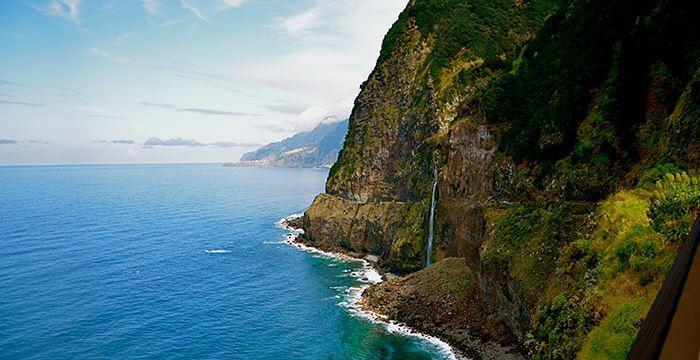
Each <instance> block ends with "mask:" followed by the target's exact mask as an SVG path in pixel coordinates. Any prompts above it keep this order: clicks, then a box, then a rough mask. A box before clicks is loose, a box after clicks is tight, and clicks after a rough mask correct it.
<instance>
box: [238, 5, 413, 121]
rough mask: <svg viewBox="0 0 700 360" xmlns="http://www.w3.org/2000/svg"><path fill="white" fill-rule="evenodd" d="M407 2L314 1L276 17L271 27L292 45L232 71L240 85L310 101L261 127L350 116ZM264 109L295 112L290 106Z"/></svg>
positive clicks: (300, 101) (292, 98)
mask: <svg viewBox="0 0 700 360" xmlns="http://www.w3.org/2000/svg"><path fill="white" fill-rule="evenodd" d="M407 2H408V0H384V1H376V0H355V1H345V0H311V1H309V2H308V4H309V5H308V6H306V7H305V8H303V9H302V10H300V11H298V12H296V13H293V14H291V15H289V16H285V17H281V18H277V19H275V20H274V21H273V23H272V28H273V29H274V30H276V31H277V32H279V33H280V35H281V36H283V38H286V39H287V41H288V42H289V43H291V44H292V45H293V46H290V47H288V48H285V49H288V50H286V51H285V52H282V53H280V54H279V55H277V56H274V57H266V58H261V59H259V60H258V61H257V62H256V63H252V64H248V65H243V66H239V67H238V68H236V69H235V70H234V71H233V72H232V76H233V77H234V79H235V80H236V82H237V83H238V84H245V85H246V86H247V87H249V88H256V87H259V88H263V89H270V90H271V91H275V92H278V93H283V94H284V95H283V96H285V97H286V98H287V99H290V100H291V101H294V102H299V103H306V102H309V106H308V107H307V108H306V109H303V110H301V111H299V112H297V113H296V114H299V115H297V116H296V117H295V118H286V119H285V118H282V119H279V120H274V122H271V123H268V124H265V125H262V126H263V127H266V128H270V129H272V128H276V129H278V130H282V129H286V131H303V130H308V129H311V128H313V127H314V126H315V125H316V124H318V123H319V122H320V121H322V120H323V118H325V117H327V116H336V117H338V118H343V119H344V118H346V117H347V116H349V114H350V111H351V110H352V106H353V101H354V99H355V97H356V96H357V94H358V92H359V86H360V84H361V83H362V82H363V81H364V80H366V79H367V76H368V75H369V73H370V72H371V71H372V68H373V67H374V65H375V63H376V61H377V56H378V55H379V51H380V49H381V43H382V39H383V36H384V34H386V32H387V31H388V29H389V27H390V26H391V24H392V23H393V22H394V21H396V19H397V18H398V15H399V13H400V12H401V11H402V10H403V9H404V8H405V6H406V3H407ZM263 91H264V90H260V92H263ZM274 105H277V104H273V106H274ZM265 108H266V109H268V110H272V111H275V112H281V113H288V114H292V113H291V109H289V108H288V109H284V108H282V107H277V106H275V108H270V107H269V106H266V107H265ZM280 110H283V111H280ZM294 110H298V109H294ZM296 114H292V115H296Z"/></svg>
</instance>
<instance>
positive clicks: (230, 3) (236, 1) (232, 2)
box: [221, 0, 245, 9]
mask: <svg viewBox="0 0 700 360" xmlns="http://www.w3.org/2000/svg"><path fill="white" fill-rule="evenodd" d="M244 1H245V0H221V2H222V3H223V5H222V7H223V8H224V9H228V8H230V7H239V6H241V4H243V2H244Z"/></svg>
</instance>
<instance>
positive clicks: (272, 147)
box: [224, 120, 348, 168]
mask: <svg viewBox="0 0 700 360" xmlns="http://www.w3.org/2000/svg"><path fill="white" fill-rule="evenodd" d="M347 130H348V120H343V121H339V122H332V123H331V122H322V123H320V124H318V125H317V126H316V127H315V128H314V129H313V130H311V131H307V132H302V133H299V134H296V135H294V136H292V137H290V138H287V139H284V140H282V141H278V142H274V143H271V144H268V145H265V146H263V147H261V148H259V149H257V150H255V151H253V152H249V153H245V154H243V156H242V157H241V160H240V161H239V162H237V163H228V164H225V165H224V166H262V167H309V168H312V167H331V166H332V165H333V163H335V161H336V159H337V158H338V151H340V148H341V147H342V146H343V139H345V134H346V133H347Z"/></svg>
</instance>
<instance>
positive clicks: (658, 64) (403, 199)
mask: <svg viewBox="0 0 700 360" xmlns="http://www.w3.org/2000/svg"><path fill="white" fill-rule="evenodd" d="M697 7H698V5H697V4H695V3H692V2H688V1H682V0H650V1H643V2H638V1H631V0H626V1H622V0H613V1H604V0H570V1H555V0H531V1H522V0H496V1H486V0H476V1H469V2H464V1H457V0H455V1H451V0H448V1H445V0H442V1H440V0H415V1H411V2H410V3H409V5H408V7H407V8H406V9H405V10H404V12H403V13H402V14H401V15H400V16H399V19H398V20H397V22H396V23H395V24H394V26H393V27H392V28H391V30H390V31H389V33H388V34H387V35H386V37H385V39H384V42H383V45H382V52H381V54H380V55H379V59H378V61H377V65H376V67H375V69H374V70H373V72H372V73H371V74H370V76H369V78H368V80H367V81H366V82H365V83H364V84H363V85H362V90H361V92H360V94H359V95H358V98H357V99H356V102H355V107H354V109H353V111H352V114H351V117H350V122H349V129H348V134H347V137H346V138H345V142H344V146H343V149H342V150H341V152H340V155H339V157H338V161H337V162H336V163H335V165H334V166H333V167H332V169H331V171H330V173H329V177H328V180H327V183H326V194H321V195H319V196H318V197H317V198H316V199H315V200H314V202H313V204H312V205H311V207H310V208H309V209H308V210H307V211H306V213H305V215H304V218H303V219H302V222H303V227H304V229H305V231H306V232H305V235H304V239H303V241H305V242H307V243H308V244H310V245H313V246H317V247H320V248H324V249H330V250H336V251H347V252H352V253H360V254H374V255H376V256H378V257H379V258H380V259H381V260H380V263H381V265H382V266H383V267H384V268H386V269H388V270H390V271H392V272H395V273H398V274H409V275H408V276H407V277H404V278H399V279H395V280H392V281H389V282H387V283H384V284H382V285H378V286H375V287H373V288H371V289H370V290H369V291H368V292H367V294H366V298H367V301H368V302H369V304H370V306H372V307H374V308H375V309H377V310H379V311H383V312H385V313H387V314H388V315H390V316H391V317H393V318H395V319H397V320H400V321H404V322H406V323H408V324H409V325H411V326H414V327H416V328H418V329H419V330H421V331H425V332H427V333H431V334H435V335H438V336H441V337H443V338H445V339H447V340H448V341H450V342H451V343H452V344H453V345H455V346H456V347H457V348H459V349H460V350H462V351H463V352H465V353H468V354H470V355H472V356H474V357H485V358H489V357H492V358H500V357H502V356H505V354H507V355H508V356H510V357H514V358H521V357H528V358H553V359H568V358H573V357H578V358H585V359H597V358H624V357H625V355H626V353H627V351H628V350H629V348H630V346H631V344H632V341H633V340H634V337H635V335H636V333H637V331H638V330H639V327H640V324H641V322H642V320H643V317H644V316H645V314H646V312H647V310H648V309H649V306H650V305H651V303H652V301H653V299H654V297H655V295H656V292H657V291H658V289H659V287H660V285H661V283H662V281H663V279H664V276H665V274H666V272H667V271H668V269H669V267H670V264H672V262H673V260H674V258H675V254H676V252H677V251H678V248H679V244H680V243H682V241H683V239H684V238H685V236H686V235H687V233H688V231H689V230H690V226H691V225H692V222H693V221H694V219H695V218H696V217H697V215H698V213H699V212H700V185H699V184H698V176H697V171H698V169H700V151H699V150H698V149H700V44H699V42H698V39H700V29H698V24H697V23H696V22H695V21H693V19H691V16H690V14H694V13H697V11H698V8H697ZM435 182H437V187H436V192H435V199H436V202H435V204H434V205H435V207H436V215H435V220H434V226H435V235H434V243H435V246H433V247H430V246H428V243H429V241H428V240H433V239H429V237H428V229H429V225H430V224H429V219H430V217H429V214H430V207H431V197H432V195H433V190H432V189H433V184H434V183H435ZM431 248H432V249H433V251H432V252H430V253H427V252H426V249H431ZM450 258H460V262H455V261H454V260H450ZM426 260H432V262H435V263H434V264H433V265H430V266H428V267H427V268H426V267H425V264H426V263H429V262H430V261H427V262H426ZM445 261H448V262H449V263H445ZM462 263H463V265H459V264H462ZM460 266H461V268H460V269H459V271H457V270H455V269H456V267H460ZM445 268H449V269H450V270H449V271H447V272H445V271H443V270H441V269H445ZM450 281H452V284H449V282H450ZM437 283H439V284H441V286H435V287H432V286H431V284H437ZM465 304H468V306H464V305H465ZM436 309H439V311H436ZM448 325H449V326H448Z"/></svg>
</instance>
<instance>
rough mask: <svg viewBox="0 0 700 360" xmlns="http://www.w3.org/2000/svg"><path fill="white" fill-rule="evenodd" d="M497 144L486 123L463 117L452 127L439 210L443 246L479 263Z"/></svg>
mask: <svg viewBox="0 0 700 360" xmlns="http://www.w3.org/2000/svg"><path fill="white" fill-rule="evenodd" d="M494 152H495V146H494V143H493V139H492V136H491V133H490V131H489V129H488V127H487V126H486V124H485V123H484V121H483V120H482V121H478V120H477V119H475V118H472V117H467V118H465V119H462V120H460V121H458V122H456V123H455V124H453V125H452V126H451V128H450V134H449V152H448V156H447V164H446V165H445V170H444V175H443V179H442V182H441V186H440V194H441V197H440V199H441V201H440V207H439V210H438V217H439V218H440V219H441V220H440V224H441V225H442V226H441V229H440V230H439V233H440V239H441V241H440V243H441V246H442V247H441V249H442V251H443V252H444V253H445V255H446V256H461V257H464V258H466V259H468V260H469V261H470V263H471V264H472V265H477V264H478V260H479V247H480V246H481V243H482V241H483V239H484V234H485V230H486V224H485V218H484V209H483V206H484V204H485V203H486V200H487V198H488V195H489V193H490V191H491V173H492V163H493V154H494Z"/></svg>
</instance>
